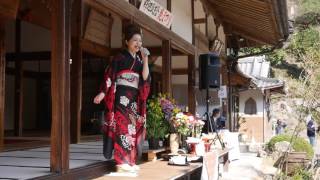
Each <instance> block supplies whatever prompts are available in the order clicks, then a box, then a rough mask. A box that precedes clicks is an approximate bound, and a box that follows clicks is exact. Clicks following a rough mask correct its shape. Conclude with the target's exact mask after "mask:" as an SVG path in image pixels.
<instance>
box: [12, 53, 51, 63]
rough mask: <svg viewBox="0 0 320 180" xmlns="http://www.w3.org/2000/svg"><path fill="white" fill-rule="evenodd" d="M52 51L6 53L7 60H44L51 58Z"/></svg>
mask: <svg viewBox="0 0 320 180" xmlns="http://www.w3.org/2000/svg"><path fill="white" fill-rule="evenodd" d="M50 57H51V52H50V51H37V52H14V53H7V54H6V61H42V60H50Z"/></svg>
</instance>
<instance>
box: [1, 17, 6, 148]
mask: <svg viewBox="0 0 320 180" xmlns="http://www.w3.org/2000/svg"><path fill="white" fill-rule="evenodd" d="M4 25H5V23H4V20H1V19H0V151H2V150H3V148H4V112H5V111H4V108H5V107H4V101H5V79H6V78H5V75H6V73H5V69H6V61H5V57H6V56H5V45H4V40H5V27H4Z"/></svg>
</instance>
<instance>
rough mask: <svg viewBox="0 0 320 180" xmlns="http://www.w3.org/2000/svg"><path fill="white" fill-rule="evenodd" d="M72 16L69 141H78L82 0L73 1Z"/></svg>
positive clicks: (80, 90)
mask: <svg viewBox="0 0 320 180" xmlns="http://www.w3.org/2000/svg"><path fill="white" fill-rule="evenodd" d="M72 9H73V10H72V13H73V14H72V16H74V17H75V19H76V24H75V26H73V27H72V28H74V30H72V32H74V33H75V34H73V38H72V39H73V41H72V44H71V45H72V48H71V50H72V51H71V55H72V65H71V92H72V96H71V102H70V111H71V114H70V115H71V122H70V125H71V143H79V142H80V137H81V109H82V106H81V105H82V62H83V61H82V49H81V45H80V43H81V35H82V17H83V13H82V12H83V3H82V0H78V1H75V2H74V3H73V7H72Z"/></svg>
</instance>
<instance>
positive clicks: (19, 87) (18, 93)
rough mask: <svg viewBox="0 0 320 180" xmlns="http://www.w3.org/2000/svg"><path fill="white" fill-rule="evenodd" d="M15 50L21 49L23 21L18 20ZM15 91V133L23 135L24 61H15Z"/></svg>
mask: <svg viewBox="0 0 320 180" xmlns="http://www.w3.org/2000/svg"><path fill="white" fill-rule="evenodd" d="M15 28H16V29H15V52H20V51H21V21H20V20H17V21H16V27H15ZM15 68H16V73H15V79H14V83H15V87H14V89H15V93H14V135H15V136H19V137H20V136H22V131H23V114H22V113H23V62H22V61H16V62H15Z"/></svg>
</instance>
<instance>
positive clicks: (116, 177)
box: [95, 160, 202, 180]
mask: <svg viewBox="0 0 320 180" xmlns="http://www.w3.org/2000/svg"><path fill="white" fill-rule="evenodd" d="M140 168H141V169H140V170H139V172H138V173H136V174H133V173H108V174H105V175H104V176H102V177H100V178H96V179H95V180H130V179H139V180H150V179H151V180H152V179H153V180H165V179H180V178H181V179H184V178H185V179H200V176H201V168H202V163H190V165H189V166H170V165H168V161H160V160H157V161H155V162H147V163H143V164H141V165H140Z"/></svg>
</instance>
